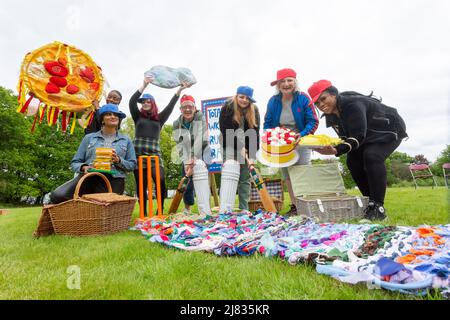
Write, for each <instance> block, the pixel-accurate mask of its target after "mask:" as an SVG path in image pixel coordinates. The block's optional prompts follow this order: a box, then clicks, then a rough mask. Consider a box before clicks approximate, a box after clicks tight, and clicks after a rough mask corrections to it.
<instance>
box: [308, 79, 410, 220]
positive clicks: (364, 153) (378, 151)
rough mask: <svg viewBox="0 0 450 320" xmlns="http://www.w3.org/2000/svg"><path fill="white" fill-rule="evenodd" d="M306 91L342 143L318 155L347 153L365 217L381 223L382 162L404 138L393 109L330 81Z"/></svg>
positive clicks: (384, 177)
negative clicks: (364, 201)
mask: <svg viewBox="0 0 450 320" xmlns="http://www.w3.org/2000/svg"><path fill="white" fill-rule="evenodd" d="M308 92H309V94H310V96H311V98H312V102H313V103H314V104H315V105H316V106H317V108H318V109H319V110H320V111H322V112H323V113H324V114H325V119H326V124H327V127H330V126H331V127H333V128H334V129H335V130H336V132H337V134H338V135H339V137H340V138H341V139H343V140H344V143H341V144H339V145H337V146H336V147H332V146H329V147H324V148H321V149H317V151H318V152H319V153H321V154H325V155H335V156H337V157H339V156H340V155H343V154H347V166H348V169H349V170H350V173H351V175H352V177H353V179H354V180H355V182H356V184H357V185H358V188H359V190H360V191H361V193H362V194H363V195H364V196H367V197H369V204H368V206H367V208H366V209H365V218H367V219H369V220H384V219H385V218H386V212H385V209H384V207H383V206H384V197H385V194H386V186H387V174H386V166H385V163H384V161H385V160H386V158H387V157H389V155H390V154H391V153H392V152H394V150H395V149H397V147H398V146H399V145H400V143H401V141H402V139H403V138H406V137H407V136H408V135H407V134H406V125H405V122H404V121H403V119H402V118H401V117H400V115H399V114H398V113H397V110H396V109H394V108H391V107H388V106H386V105H384V104H383V103H381V101H380V100H378V99H376V98H374V97H372V96H371V95H370V96H364V95H362V94H359V93H357V92H353V91H348V92H341V93H340V92H339V91H338V90H337V89H336V88H335V87H334V86H333V85H332V83H331V82H330V81H328V80H320V81H317V82H315V83H314V84H313V85H312V86H311V87H310V88H309V89H308Z"/></svg>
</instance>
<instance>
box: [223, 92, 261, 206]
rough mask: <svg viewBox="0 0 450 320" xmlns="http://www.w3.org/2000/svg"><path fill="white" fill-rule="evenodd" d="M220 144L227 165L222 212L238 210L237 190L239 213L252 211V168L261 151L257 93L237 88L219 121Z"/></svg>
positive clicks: (224, 165) (224, 171)
mask: <svg viewBox="0 0 450 320" xmlns="http://www.w3.org/2000/svg"><path fill="white" fill-rule="evenodd" d="M219 125H220V132H221V134H220V137H219V139H220V143H221V147H222V156H223V160H224V164H223V167H222V177H221V185H220V212H230V211H233V208H234V199H235V197H236V189H237V190H238V194H239V209H241V210H243V211H248V209H249V206H248V201H249V200H250V179H251V177H250V172H249V169H248V164H247V163H246V160H245V156H246V154H248V158H249V162H250V163H249V164H253V162H254V159H255V158H256V151H257V150H258V149H259V127H260V115H259V110H258V107H257V106H256V105H255V100H254V99H253V89H252V88H250V87H247V86H240V87H238V88H237V92H236V95H235V96H234V97H233V98H232V99H231V100H229V101H227V102H226V103H225V105H224V106H223V107H222V109H221V112H220V117H219Z"/></svg>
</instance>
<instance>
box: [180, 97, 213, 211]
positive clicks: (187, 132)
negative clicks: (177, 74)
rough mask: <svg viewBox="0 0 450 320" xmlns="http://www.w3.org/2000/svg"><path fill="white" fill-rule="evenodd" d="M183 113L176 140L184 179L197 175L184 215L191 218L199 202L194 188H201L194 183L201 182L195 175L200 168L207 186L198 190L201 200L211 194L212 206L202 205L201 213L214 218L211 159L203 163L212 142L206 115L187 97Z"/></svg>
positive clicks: (186, 198) (186, 194)
mask: <svg viewBox="0 0 450 320" xmlns="http://www.w3.org/2000/svg"><path fill="white" fill-rule="evenodd" d="M180 111H181V115H180V116H179V117H178V119H177V120H175V121H174V123H173V137H174V140H175V142H176V143H177V146H176V148H177V152H178V154H179V155H180V158H181V161H182V166H181V176H184V175H186V174H188V175H189V174H190V173H191V172H192V173H194V178H193V179H191V180H190V181H189V183H188V185H187V187H186V191H185V192H184V194H183V202H184V206H185V210H184V213H185V214H190V213H191V206H192V205H194V202H195V200H194V186H195V185H197V184H196V183H195V181H194V180H196V181H197V180H198V179H196V178H197V177H196V175H195V172H193V170H194V164H195V166H199V167H200V168H201V169H204V171H206V175H205V177H206V181H205V182H206V185H203V184H202V187H201V189H199V190H197V189H198V188H196V190H197V192H196V193H197V197H198V198H199V196H200V195H201V193H205V192H207V193H208V197H207V201H204V202H205V204H207V205H208V206H207V208H204V206H203V203H202V205H200V203H199V212H200V213H202V211H203V213H207V214H211V210H210V209H209V185H208V170H207V167H206V163H208V164H209V162H210V161H207V159H205V161H206V163H205V162H204V161H203V160H204V157H203V156H205V157H206V156H207V155H208V154H209V151H208V150H209V148H208V146H209V140H208V132H207V130H206V121H205V117H204V116H203V113H201V112H199V111H198V110H197V108H196V106H195V99H194V97H192V96H189V95H186V94H185V95H183V96H182V97H181V99H180ZM202 177H203V176H202ZM202 182H203V181H202ZM205 198H206V197H205ZM202 199H203V197H202Z"/></svg>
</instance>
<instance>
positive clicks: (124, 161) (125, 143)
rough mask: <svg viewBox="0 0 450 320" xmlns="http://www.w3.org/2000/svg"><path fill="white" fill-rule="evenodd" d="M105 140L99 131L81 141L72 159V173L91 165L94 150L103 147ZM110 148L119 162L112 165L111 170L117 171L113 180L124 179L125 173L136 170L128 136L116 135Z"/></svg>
mask: <svg viewBox="0 0 450 320" xmlns="http://www.w3.org/2000/svg"><path fill="white" fill-rule="evenodd" d="M104 146H105V139H104V138H103V136H102V132H101V131H97V132H94V133H90V134H87V135H86V136H84V138H83V140H82V141H81V144H80V146H79V147H78V151H77V153H76V154H75V156H74V157H73V159H72V162H71V166H72V170H73V171H74V172H81V171H80V169H81V167H82V166H83V165H90V166H91V165H92V163H93V162H94V160H95V158H96V155H95V149H96V148H100V147H104ZM112 147H113V148H114V149H115V150H116V153H117V155H118V156H119V157H120V162H119V163H115V164H113V166H112V168H111V169H113V170H114V169H115V170H116V171H118V173H117V174H115V175H113V177H114V178H125V176H126V171H133V170H134V169H135V168H136V154H135V152H134V147H133V144H132V142H131V140H130V138H129V137H128V136H125V135H123V134H121V133H117V135H116V139H115V140H114V141H113V143H112Z"/></svg>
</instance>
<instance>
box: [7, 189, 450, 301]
mask: <svg viewBox="0 0 450 320" xmlns="http://www.w3.org/2000/svg"><path fill="white" fill-rule="evenodd" d="M351 193H354V194H357V191H354V190H352V191H351ZM285 199H286V201H285V206H284V208H283V210H282V213H284V212H286V211H287V208H288V207H289V201H288V199H289V197H288V196H287V194H286V197H285ZM448 200H449V195H448V190H447V189H446V188H438V189H434V190H432V189H431V188H420V189H418V190H414V189H413V188H393V189H388V192H387V197H386V208H387V210H388V216H389V221H388V224H394V225H410V226H418V225H421V224H428V225H434V224H446V223H449V222H450V220H449V207H448V202H449V201H448ZM169 205H170V200H167V204H166V205H165V208H166V210H167V209H168V208H169ZM5 207H7V206H5V205H0V208H5ZM180 209H181V206H180ZM194 209H195V208H194ZM8 210H9V214H7V215H4V216H0V299H275V300H279V299H282V300H285V299H438V298H439V297H438V296H437V295H436V294H430V295H429V296H428V297H425V298H417V297H413V296H408V295H403V294H398V293H393V292H389V291H385V290H369V289H368V288H367V287H366V286H365V285H356V286H353V285H349V284H344V283H340V282H338V281H336V280H334V279H332V278H330V277H328V276H324V275H320V274H317V273H316V272H315V269H314V267H313V266H309V265H297V266H291V265H289V264H288V263H287V262H286V261H284V260H281V259H278V258H265V257H262V256H252V257H217V256H215V255H214V254H209V253H203V252H185V251H181V250H176V249H169V248H167V247H163V246H162V245H160V244H154V243H150V242H149V241H146V240H145V238H144V237H143V236H142V235H141V234H140V233H139V232H137V231H125V232H121V233H118V234H114V235H109V236H101V237H85V238H76V237H67V236H50V237H43V238H39V239H34V238H33V236H32V233H33V231H34V230H35V228H36V226H37V223H38V219H39V216H40V213H41V210H40V208H39V207H28V208H14V207H11V206H10V207H9V209H8ZM137 215H138V207H137V206H136V209H135V212H134V216H136V217H137ZM71 266H76V268H79V271H80V276H81V277H80V289H69V288H68V285H67V283H68V282H69V283H71V279H72V278H73V273H72V271H71V270H72V269H71V268H70V267H71ZM69 287H70V286H69Z"/></svg>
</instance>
